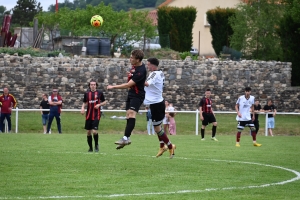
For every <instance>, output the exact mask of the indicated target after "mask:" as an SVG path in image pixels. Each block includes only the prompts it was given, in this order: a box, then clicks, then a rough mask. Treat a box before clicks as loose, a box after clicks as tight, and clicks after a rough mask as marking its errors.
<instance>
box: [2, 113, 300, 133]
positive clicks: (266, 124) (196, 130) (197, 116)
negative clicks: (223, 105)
mask: <svg viewBox="0 0 300 200" xmlns="http://www.w3.org/2000/svg"><path fill="white" fill-rule="evenodd" d="M41 110H42V111H49V109H19V108H16V109H13V111H15V112H16V129H15V132H16V133H18V122H19V119H18V118H19V112H28V111H41ZM62 111H63V112H80V111H81V109H62ZM102 111H103V112H126V111H125V110H105V109H103V110H102ZM139 112H141V113H143V112H147V111H146V110H141V111H139ZM176 113H193V114H195V115H196V126H195V135H198V126H199V110H196V111H176ZM214 113H215V114H236V112H233V111H214ZM257 114H261V115H265V119H266V120H265V136H268V123H267V122H268V112H260V113H257ZM276 115H300V113H288V112H276ZM6 123H7V122H6ZM5 127H6V129H5V132H7V131H8V129H7V124H6V125H5Z"/></svg>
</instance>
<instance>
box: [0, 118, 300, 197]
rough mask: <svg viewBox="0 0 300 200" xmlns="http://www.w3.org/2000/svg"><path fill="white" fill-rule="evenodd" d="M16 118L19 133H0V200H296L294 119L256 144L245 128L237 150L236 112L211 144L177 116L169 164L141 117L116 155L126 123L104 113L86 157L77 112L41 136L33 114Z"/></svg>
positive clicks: (298, 164)
mask: <svg viewBox="0 0 300 200" xmlns="http://www.w3.org/2000/svg"><path fill="white" fill-rule="evenodd" d="M123 114H124V113H123ZM19 115H20V116H19V117H20V119H19V123H20V125H19V132H21V134H8V133H2V134H0V179H1V181H0V200H1V199H68V200H70V199H88V200H89V199H92V200H93V199H175V200H177V199H178V200H182V199H300V193H299V188H300V161H299V143H300V137H299V136H297V135H298V134H299V125H298V124H299V121H300V120H299V117H297V116H279V115H278V117H277V118H276V120H277V121H276V125H277V126H279V127H278V129H277V128H276V129H275V131H274V132H275V135H276V136H275V137H265V136H261V135H259V136H258V142H259V143H261V144H262V146H261V147H254V146H253V145H252V141H251V140H252V139H251V137H250V136H249V133H248V131H244V132H243V134H242V137H241V147H240V148H237V147H235V132H236V130H235V126H236V122H235V120H234V115H218V116H217V119H218V121H219V127H218V132H217V138H218V139H219V142H214V141H211V140H209V135H210V131H207V133H206V136H207V137H206V140H205V141H201V140H200V136H196V135H195V127H194V126H195V121H194V119H195V118H194V117H195V116H194V115H193V116H192V115H188V114H180V115H178V116H176V120H177V129H178V135H176V136H170V139H171V141H172V142H173V143H175V144H176V146H177V149H176V151H175V157H174V158H173V159H169V155H168V152H166V153H165V154H164V155H163V156H162V157H160V158H155V155H156V153H157V150H158V140H157V137H156V136H148V135H146V132H145V131H144V130H145V126H146V120H145V115H141V116H140V115H139V116H138V119H137V126H136V131H135V132H134V133H133V135H132V137H131V140H132V144H131V145H129V146H126V147H125V148H124V149H121V150H116V149H115V145H114V144H113V143H114V141H116V140H118V139H119V138H120V137H121V135H123V130H124V126H125V121H124V120H112V119H110V118H109V117H110V116H111V115H119V116H120V115H122V114H120V113H118V114H116V113H106V114H105V115H106V117H105V118H103V119H102V121H101V125H100V127H101V131H99V134H100V137H99V141H100V152H99V153H88V152H87V150H88V146H87V143H86V134H85V131H84V130H83V124H84V118H83V116H81V115H79V114H78V113H63V114H62V124H63V134H61V135H59V134H57V133H55V126H54V127H53V132H54V133H52V134H51V135H48V134H47V135H44V134H42V129H41V119H40V115H39V114H38V113H34V112H30V113H29V112H27V113H25V112H23V113H22V112H20V113H19ZM229 119H230V120H229ZM261 120H262V121H263V117H262V119H261ZM13 123H14V122H13ZM262 123H263V122H262ZM54 125H55V122H54ZM284 125H285V128H284ZM232 126H233V127H232ZM280 126H282V127H280ZM290 126H291V127H290ZM209 128H210V127H209ZM279 130H285V131H286V132H285V134H283V133H282V134H279V133H277V131H278V132H279Z"/></svg>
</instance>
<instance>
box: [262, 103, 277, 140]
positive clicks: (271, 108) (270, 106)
mask: <svg viewBox="0 0 300 200" xmlns="http://www.w3.org/2000/svg"><path fill="white" fill-rule="evenodd" d="M264 111H265V112H270V114H268V132H269V134H270V135H271V136H274V135H273V131H272V130H273V129H274V128H275V119H274V117H275V116H276V107H275V106H274V104H273V100H272V99H269V100H268V103H267V105H265V106H264Z"/></svg>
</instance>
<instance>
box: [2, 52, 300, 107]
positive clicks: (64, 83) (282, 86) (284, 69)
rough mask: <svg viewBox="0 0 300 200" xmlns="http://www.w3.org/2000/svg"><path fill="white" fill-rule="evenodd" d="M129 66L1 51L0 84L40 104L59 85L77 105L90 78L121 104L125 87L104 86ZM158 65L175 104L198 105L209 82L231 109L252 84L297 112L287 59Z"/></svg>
mask: <svg viewBox="0 0 300 200" xmlns="http://www.w3.org/2000/svg"><path fill="white" fill-rule="evenodd" d="M144 62H146V60H144ZM130 66H131V65H130V62H129V59H117V58H80V57H74V58H70V57H63V58H58V57H55V58H53V57H51V58H48V57H47V58H32V57H30V56H28V55H25V56H23V57H18V56H9V55H4V54H0V88H3V87H5V86H7V87H8V88H9V90H10V93H12V94H13V95H15V97H16V99H17V101H18V107H19V108H27V109H30V108H39V103H40V101H41V96H42V94H43V93H49V94H50V93H51V91H52V88H53V87H57V88H59V92H60V94H61V96H62V98H63V100H64V105H63V108H69V109H80V108H81V105H82V98H83V93H84V92H85V91H86V90H87V88H88V86H87V83H88V81H89V80H91V79H92V78H93V79H96V80H97V81H98V83H99V88H100V89H101V90H104V94H105V97H106V99H107V100H108V102H109V103H108V104H107V106H106V107H105V108H106V109H124V108H125V100H126V97H127V91H126V90H125V89H124V90H121V89H119V90H110V91H107V90H106V86H107V85H108V84H122V83H124V82H126V81H127V76H126V72H127V71H128V69H129V68H130ZM160 66H161V70H162V71H163V72H164V74H165V77H166V78H165V81H166V82H165V89H164V93H163V95H164V98H165V99H167V100H169V101H170V102H172V103H174V106H175V107H176V108H177V110H196V109H197V108H198V103H199V100H200V98H202V97H203V95H204V92H205V90H206V89H207V88H210V89H211V90H212V99H213V102H214V104H213V107H214V110H215V111H234V106H235V103H236V100H237V98H238V97H239V96H240V95H243V94H244V88H245V87H246V86H250V87H251V88H252V95H254V96H255V97H256V99H259V100H260V101H261V104H262V105H265V104H266V101H267V99H268V98H272V99H273V100H274V101H275V105H276V106H278V111H284V112H300V88H299V87H291V85H290V82H291V63H282V62H275V61H272V62H264V61H252V60H250V61H240V62H235V61H217V60H204V61H192V60H185V61H181V60H180V61H179V60H161V62H160Z"/></svg>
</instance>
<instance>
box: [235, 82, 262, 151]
mask: <svg viewBox="0 0 300 200" xmlns="http://www.w3.org/2000/svg"><path fill="white" fill-rule="evenodd" d="M250 94H251V88H250V87H246V88H245V95H243V96H240V97H239V98H238V100H237V102H236V105H235V110H236V112H237V116H236V120H237V121H238V125H237V129H238V132H237V134H236V145H235V146H236V147H240V138H241V132H242V130H244V128H245V126H249V127H250V130H251V135H252V139H253V145H254V146H256V147H260V146H261V144H258V143H257V142H256V130H255V126H254V123H253V121H254V119H255V115H253V116H252V119H251V115H250V114H251V113H250V112H251V111H253V110H254V109H253V107H254V102H255V99H254V96H251V95H250Z"/></svg>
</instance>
